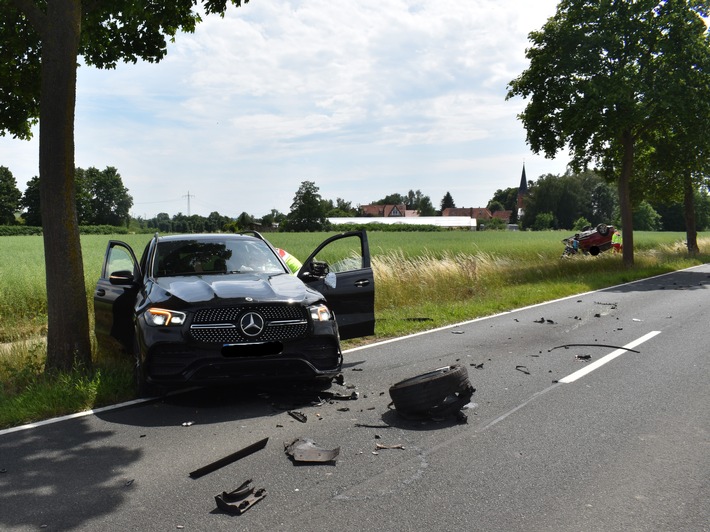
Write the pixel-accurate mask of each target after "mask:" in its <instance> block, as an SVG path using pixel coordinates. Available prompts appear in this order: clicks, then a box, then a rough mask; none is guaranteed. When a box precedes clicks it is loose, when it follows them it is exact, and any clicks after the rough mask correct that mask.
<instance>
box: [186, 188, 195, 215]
mask: <svg viewBox="0 0 710 532" xmlns="http://www.w3.org/2000/svg"><path fill="white" fill-rule="evenodd" d="M194 197H195V195H194V194H190V191H189V190H188V191H187V196H183V198H187V215H188V216H190V198H194Z"/></svg>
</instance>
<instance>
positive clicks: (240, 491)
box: [214, 479, 266, 515]
mask: <svg viewBox="0 0 710 532" xmlns="http://www.w3.org/2000/svg"><path fill="white" fill-rule="evenodd" d="M251 482H252V481H251V479H249V480H247V481H246V482H244V483H243V484H242V485H241V486H239V487H238V488H237V489H235V490H234V491H230V492H226V491H223V492H222V493H221V494H220V495H216V496H215V498H214V500H215V502H216V503H217V508H219V509H220V510H222V511H223V512H227V513H229V514H232V515H241V514H243V513H244V512H246V511H247V510H248V509H249V508H251V507H252V506H254V505H255V504H256V503H257V502H259V501H260V500H261V499H263V498H264V497H266V489H265V488H259V489H254V487H252V486H250V485H249V484H251Z"/></svg>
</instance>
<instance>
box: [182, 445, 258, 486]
mask: <svg viewBox="0 0 710 532" xmlns="http://www.w3.org/2000/svg"><path fill="white" fill-rule="evenodd" d="M268 441H269V438H264V439H263V440H260V441H258V442H256V443H253V444H251V445H249V446H247V447H244V449H241V450H240V451H237V452H236V453H232V454H230V455H228V456H225V457H224V458H220V459H219V460H216V461H215V462H212V463H211V464H207V465H206V466H204V467H201V468H199V469H195V470H194V471H193V472H192V473H190V477H191V478H200V477H201V476H204V475H206V474H208V473H212V472H213V471H216V470H217V469H219V468H221V467H224V466H226V465H229V464H231V463H232V462H236V461H237V460H241V459H242V458H244V457H246V456H249V455H250V454H253V453H255V452H256V451H260V450H261V449H263V448H264V447H266V442H268Z"/></svg>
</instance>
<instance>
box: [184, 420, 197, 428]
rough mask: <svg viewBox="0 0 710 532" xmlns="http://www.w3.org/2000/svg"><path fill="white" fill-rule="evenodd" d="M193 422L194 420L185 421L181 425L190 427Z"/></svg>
mask: <svg viewBox="0 0 710 532" xmlns="http://www.w3.org/2000/svg"><path fill="white" fill-rule="evenodd" d="M194 424H195V422H194V421H185V423H183V424H182V426H183V427H192V426H193V425H194Z"/></svg>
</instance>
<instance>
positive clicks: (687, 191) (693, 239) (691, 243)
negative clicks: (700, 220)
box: [683, 171, 700, 256]
mask: <svg viewBox="0 0 710 532" xmlns="http://www.w3.org/2000/svg"><path fill="white" fill-rule="evenodd" d="M683 207H684V208H683V215H684V216H685V234H686V241H687V245H688V254H689V255H691V256H695V255H697V254H698V253H699V251H700V249H699V248H698V228H697V226H696V224H695V187H694V186H693V177H692V175H691V173H690V172H689V171H686V172H685V175H683Z"/></svg>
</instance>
